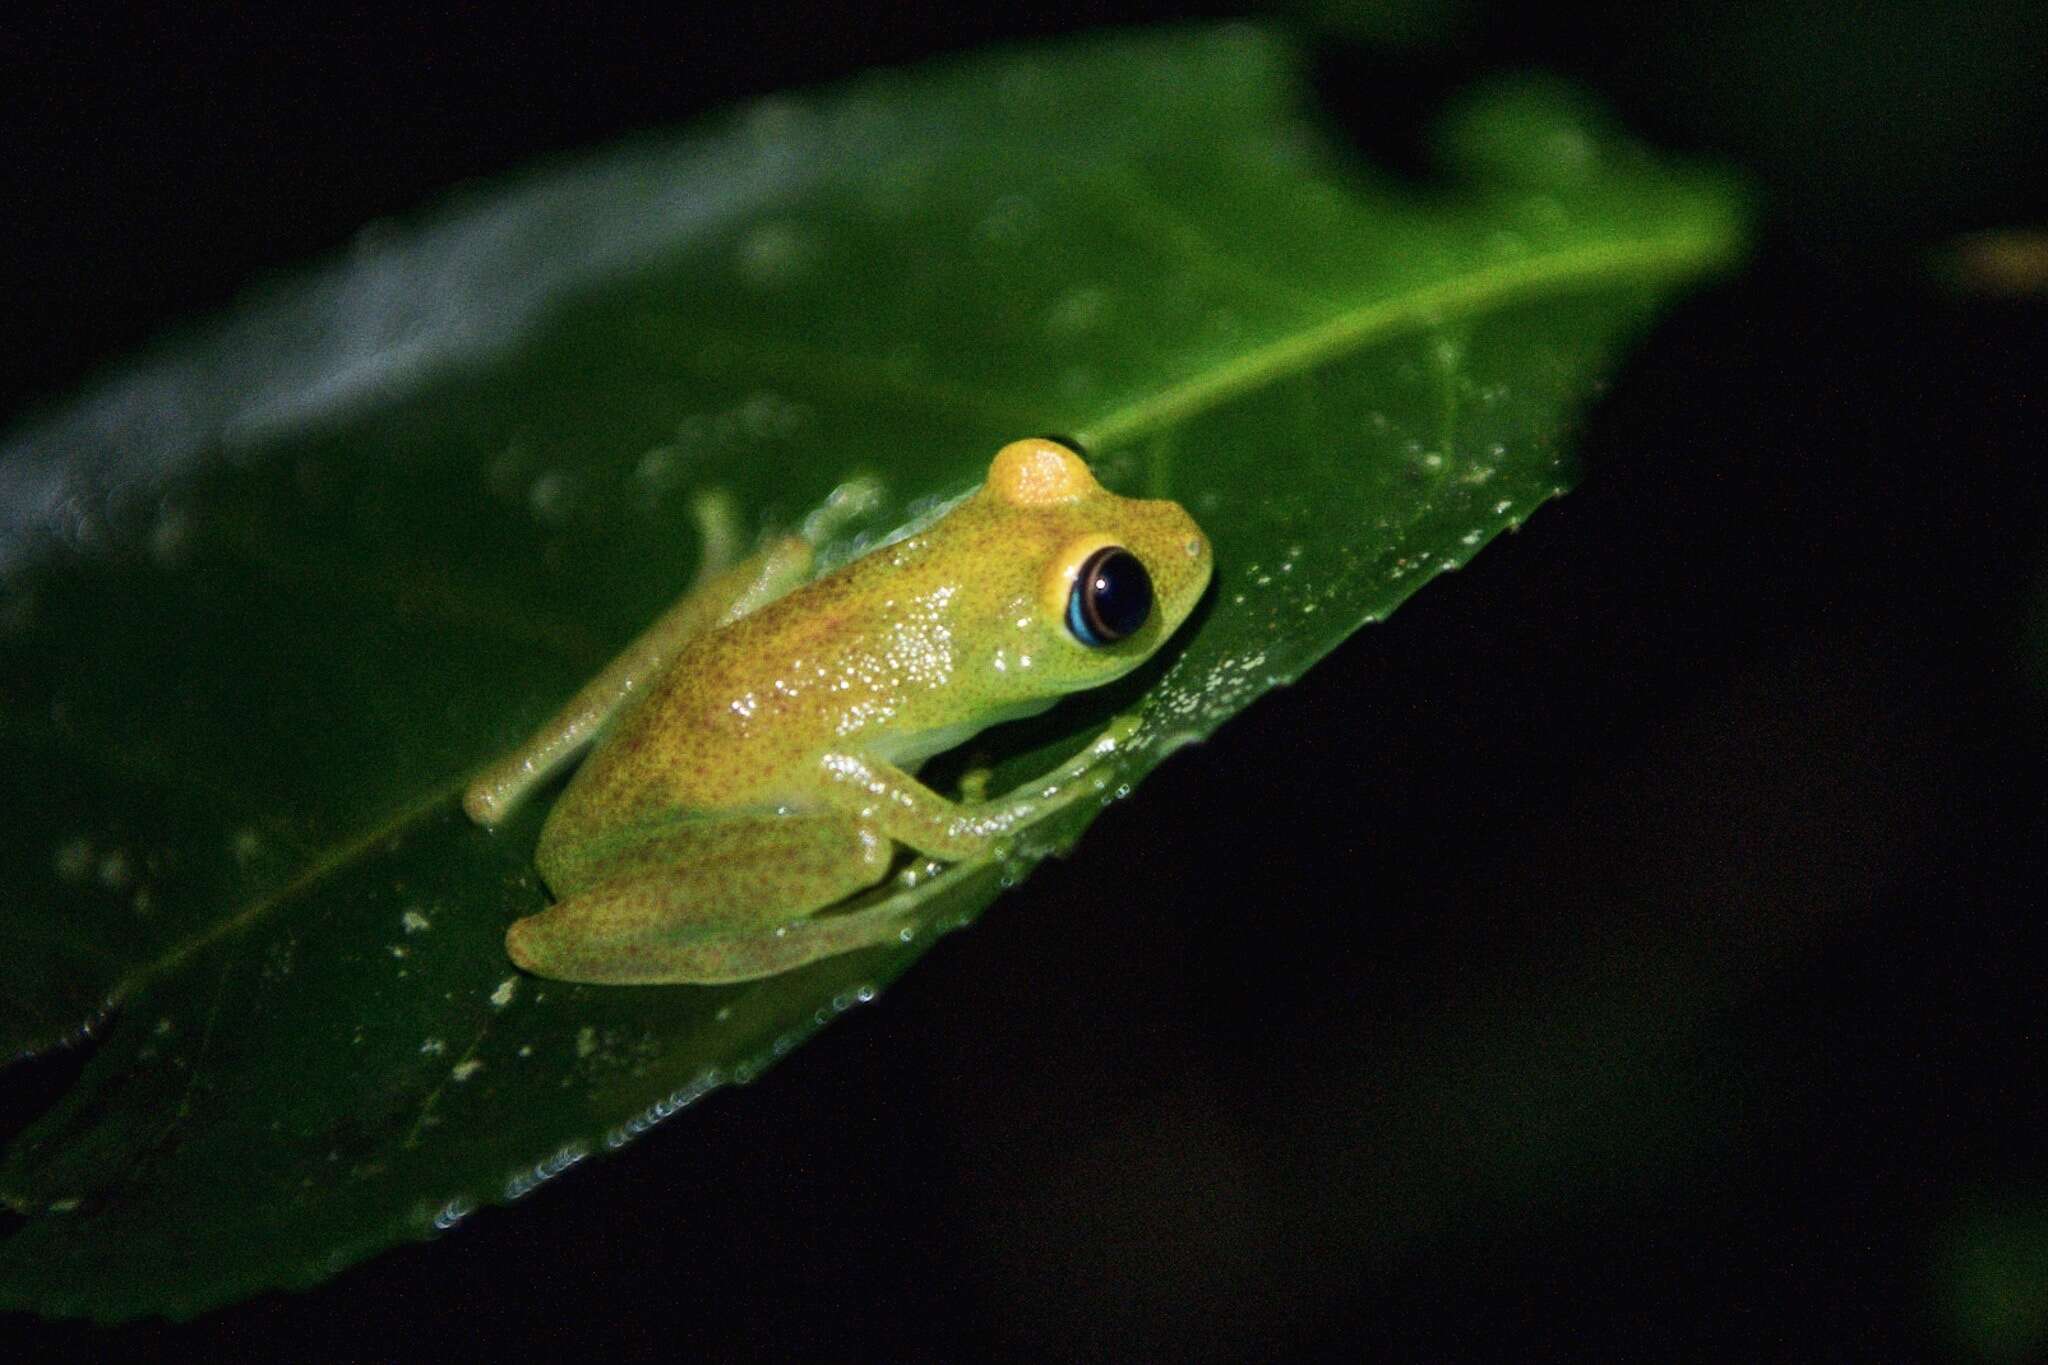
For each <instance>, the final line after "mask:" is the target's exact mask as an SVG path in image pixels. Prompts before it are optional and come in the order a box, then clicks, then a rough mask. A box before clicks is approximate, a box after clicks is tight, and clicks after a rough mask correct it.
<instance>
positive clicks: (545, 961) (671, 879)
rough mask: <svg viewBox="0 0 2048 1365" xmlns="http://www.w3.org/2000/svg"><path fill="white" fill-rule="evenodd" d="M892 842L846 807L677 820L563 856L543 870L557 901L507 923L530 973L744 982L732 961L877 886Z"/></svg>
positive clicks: (621, 980)
mask: <svg viewBox="0 0 2048 1365" xmlns="http://www.w3.org/2000/svg"><path fill="white" fill-rule="evenodd" d="M893 856H894V846H893V845H892V844H891V843H890V842H889V841H888V840H887V839H886V838H883V837H882V836H881V835H879V834H878V833H876V832H875V831H874V830H873V829H872V828H871V827H870V826H868V825H866V824H865V823H864V822H861V821H859V820H855V819H849V818H847V817H844V816H838V815H820V816H787V815H772V814H764V815H758V816H738V817H722V818H720V819H717V820H702V819H696V820H692V819H687V818H685V819H678V820H672V821H668V822H665V823H662V824H658V825H655V826H652V827H648V828H643V829H642V830H640V831H635V832H630V833H628V834H626V835H623V836H620V837H619V839H618V840H617V841H616V842H611V841H608V842H607V847H606V848H605V849H603V850H593V851H592V852H591V855H590V856H585V857H578V858H575V859H566V858H565V859H557V860H555V861H553V863H552V864H551V865H550V866H546V867H543V868H542V875H543V876H545V877H546V878H547V879H548V883H549V885H550V887H551V888H552V889H553V890H554V891H555V892H556V893H557V894H558V895H559V896H560V897H561V899H560V900H558V901H556V903H555V904H554V905H552V906H550V907H548V908H547V909H546V910H543V911H541V912H540V913H539V914H537V915H529V916H527V917H526V918H525V919H522V920H519V921H517V922H516V923H514V924H513V925H512V927H511V928H510V929H509V930H507V931H506V934H505V949H506V951H507V952H508V953H509V954H510V955H511V957H512V960H513V961H514V962H515V963H517V964H518V965H519V966H521V967H524V968H525V969H526V970H527V971H530V972H533V973H535V974H536V975H539V976H547V977H553V978H555V979H557V980H562V981H589V982H599V983H604V984H610V985H628V984H657V983H671V982H705V981H730V980H742V979H745V978H746V977H748V976H765V975H769V974H770V973H771V971H773V970H776V969H774V968H770V969H768V970H760V971H744V970H743V971H741V972H740V973H739V974H738V975H734V974H733V973H732V972H731V971H730V970H727V969H725V967H723V966H722V965H721V964H725V963H727V962H728V960H729V959H731V958H732V957H733V955H734V952H735V951H738V952H739V953H740V956H742V957H744V956H745V951H744V950H745V949H746V948H747V946H748V945H752V944H759V943H773V942H774V941H775V939H776V937H777V931H778V930H784V929H786V928H787V926H789V925H791V924H794V923H795V922H797V921H800V920H802V919H803V918H804V917H806V916H808V915H810V914H812V913H814V912H816V911H818V910H821V909H823V908H824V907H826V906H828V905H831V904H833V903H834V902H836V901H839V900H843V899H845V898H846V897H847V896H850V895H852V894H853V893H854V892H856V891H860V890H863V889H865V888H867V887H870V886H873V885H874V884H875V883H876V882H879V881H881V880H882V878H883V877H884V876H885V875H887V873H888V870H889V864H890V862H891V860H892V858H893Z"/></svg>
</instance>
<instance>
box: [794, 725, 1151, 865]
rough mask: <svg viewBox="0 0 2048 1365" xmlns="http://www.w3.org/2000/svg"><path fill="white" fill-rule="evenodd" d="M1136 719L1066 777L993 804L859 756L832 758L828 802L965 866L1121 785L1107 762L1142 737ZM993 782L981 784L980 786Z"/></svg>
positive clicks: (1077, 759)
mask: <svg viewBox="0 0 2048 1365" xmlns="http://www.w3.org/2000/svg"><path fill="white" fill-rule="evenodd" d="M1137 729H1138V718H1137V717H1136V716H1119V717H1117V718H1116V719H1115V720H1114V721H1112V722H1110V724H1109V726H1108V727H1107V728H1106V729H1104V730H1103V732H1102V733H1101V734H1100V735H1098V736H1096V738H1095V740H1094V742H1093V743H1091V744H1089V745H1088V747H1087V748H1085V749H1083V750H1082V751H1081V752H1080V753H1078V754H1076V755H1075V756H1074V757H1073V758H1072V759H1071V760H1069V761H1068V762H1067V764H1066V765H1065V766H1064V767H1062V768H1060V769H1059V771H1058V772H1055V773H1052V774H1049V775H1048V776H1046V777H1043V778H1040V779H1039V780H1037V781H1036V782H1030V783H1026V784H1025V785H1024V786H1022V787H1019V788H1018V789H1017V790H1016V791H1013V792H1011V793H1010V794H1009V795H1007V796H1001V797H997V798H996V799H995V800H993V801H949V800H947V799H946V798H945V797H943V796H941V795H939V794H938V793H937V792H935V791H933V790H932V789H931V788H930V787H927V786H925V785H924V783H922V782H920V781H918V780H917V779H916V778H914V777H912V776H911V775H910V774H909V773H906V772H904V771H903V770H902V769H901V768H898V767H896V766H895V765H894V764H891V763H884V762H881V761H880V760H878V759H872V758H862V757H860V756H858V755H855V754H827V755H826V756H825V759H824V771H825V777H826V782H825V799H826V800H827V801H828V802H830V803H831V804H832V805H833V806H834V807H836V808H838V809H840V810H843V811H845V812H847V813H848V814H850V815H853V816H855V817H857V818H859V819H861V820H864V821H872V822H873V823H874V825H875V827H876V828H877V829H879V830H881V831H882V833H884V834H886V835H887V836H888V837H889V838H891V839H895V840H897V841H899V842H901V843H904V844H908V845H909V846H910V847H911V848H914V849H916V850H917V851H918V852H919V853H923V854H926V855H927V856H929V857H933V858H939V859H943V860H944V861H946V862H962V861H964V860H966V859H969V858H977V857H981V856H984V855H986V854H989V853H992V852H993V851H994V850H995V849H996V848H997V847H998V846H1000V845H1001V844H1002V843H1003V842H1004V841H1005V840H1006V839H1008V838H1009V837H1010V836H1011V835H1013V834H1014V833H1016V831H1017V830H1018V829H1020V828H1022V827H1023V826H1025V825H1027V824H1030V823H1032V822H1033V821H1036V820H1039V819H1042V818H1044V817H1045V816H1048V815H1050V814H1052V813H1053V812H1054V811H1057V810H1060V809H1062V808H1063V807H1065V806H1068V805H1071V804H1072V803H1073V802H1075V801H1078V800H1081V799H1082V798H1084V797H1089V796H1095V795H1098V794H1100V793H1101V792H1103V791H1104V790H1106V789H1107V788H1108V787H1109V785H1110V784H1111V783H1112V782H1113V781H1114V780H1115V776H1116V775H1115V772H1114V770H1113V769H1112V768H1111V767H1110V765H1109V763H1108V762H1107V759H1108V758H1109V757H1110V755H1112V754H1114V753H1115V752H1116V751H1117V750H1118V749H1120V748H1121V747H1123V745H1124V744H1125V743H1127V742H1128V741H1129V740H1130V738H1131V736H1132V735H1133V734H1135V733H1136V732H1137ZM985 783H986V777H985V776H984V777H982V778H981V779H980V781H979V782H977V783H975V787H976V788H977V789H978V788H979V787H980V786H982V785H985Z"/></svg>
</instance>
